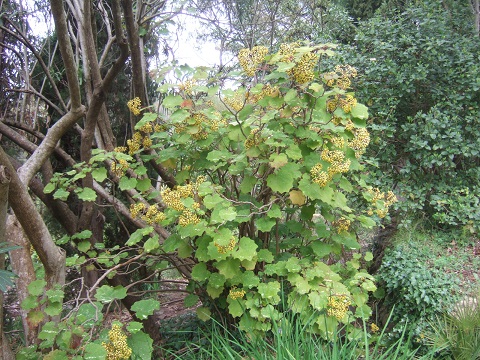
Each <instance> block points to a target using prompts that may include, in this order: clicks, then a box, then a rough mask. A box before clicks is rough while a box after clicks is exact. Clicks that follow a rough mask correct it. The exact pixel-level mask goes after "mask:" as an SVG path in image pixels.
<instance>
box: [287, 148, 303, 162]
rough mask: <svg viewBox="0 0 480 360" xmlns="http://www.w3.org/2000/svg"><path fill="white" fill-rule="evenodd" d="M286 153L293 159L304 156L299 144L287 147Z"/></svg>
mask: <svg viewBox="0 0 480 360" xmlns="http://www.w3.org/2000/svg"><path fill="white" fill-rule="evenodd" d="M285 153H286V154H287V155H288V157H289V158H290V159H292V160H300V159H301V158H302V157H303V155H302V151H301V150H300V148H299V146H298V145H297V144H292V145H290V146H289V147H288V148H287V150H285Z"/></svg>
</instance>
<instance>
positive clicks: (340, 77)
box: [323, 65, 357, 90]
mask: <svg viewBox="0 0 480 360" xmlns="http://www.w3.org/2000/svg"><path fill="white" fill-rule="evenodd" d="M356 76H357V69H355V68H354V67H352V66H350V65H337V66H336V67H335V71H332V72H328V73H325V74H324V75H323V79H324V80H325V83H326V84H327V86H331V87H333V86H335V85H336V86H337V87H339V88H340V89H343V90H346V89H348V88H349V87H350V85H351V83H352V82H351V80H350V79H351V78H354V77H356Z"/></svg>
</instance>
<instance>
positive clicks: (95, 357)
mask: <svg viewBox="0 0 480 360" xmlns="http://www.w3.org/2000/svg"><path fill="white" fill-rule="evenodd" d="M106 357H107V350H106V349H105V348H104V347H103V346H102V345H101V344H97V343H88V344H86V345H85V354H84V355H83V358H84V359H85V360H105V359H106Z"/></svg>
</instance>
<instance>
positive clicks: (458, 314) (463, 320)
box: [427, 292, 480, 360]
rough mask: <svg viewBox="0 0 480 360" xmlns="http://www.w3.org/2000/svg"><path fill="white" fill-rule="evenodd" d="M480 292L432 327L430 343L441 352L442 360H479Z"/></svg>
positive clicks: (434, 322) (440, 317) (456, 306)
mask: <svg viewBox="0 0 480 360" xmlns="http://www.w3.org/2000/svg"><path fill="white" fill-rule="evenodd" d="M479 300H480V292H479V293H478V295H477V296H475V297H468V298H466V299H464V300H463V301H460V302H458V303H457V304H456V305H455V307H454V309H453V310H452V311H449V312H445V313H444V314H443V315H441V316H438V317H437V318H436V320H435V321H433V322H432V323H431V329H432V330H431V331H430V332H429V333H428V335H427V339H428V343H429V344H430V345H431V346H432V347H433V348H436V349H438V350H439V352H438V353H439V358H445V359H454V360H477V359H480V305H479Z"/></svg>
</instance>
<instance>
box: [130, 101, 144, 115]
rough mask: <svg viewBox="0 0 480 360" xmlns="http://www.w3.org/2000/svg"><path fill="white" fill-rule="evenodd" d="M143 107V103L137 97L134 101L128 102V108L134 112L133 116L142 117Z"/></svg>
mask: <svg viewBox="0 0 480 360" xmlns="http://www.w3.org/2000/svg"><path fill="white" fill-rule="evenodd" d="M141 105H142V101H141V100H140V98H139V97H136V98H134V99H132V100H128V102H127V106H128V108H129V109H130V111H131V112H132V114H133V115H140V112H141V111H140V106H141Z"/></svg>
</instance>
